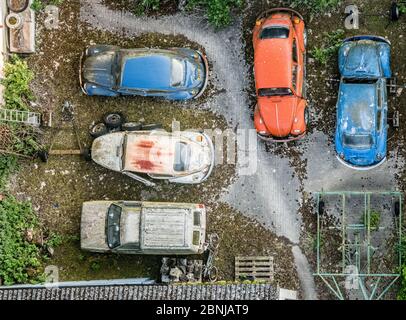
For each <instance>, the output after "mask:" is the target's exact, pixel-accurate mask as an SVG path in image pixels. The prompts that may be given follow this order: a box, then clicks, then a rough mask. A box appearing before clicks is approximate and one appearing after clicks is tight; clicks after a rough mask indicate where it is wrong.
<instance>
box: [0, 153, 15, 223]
mask: <svg viewBox="0 0 406 320" xmlns="http://www.w3.org/2000/svg"><path fill="white" fill-rule="evenodd" d="M16 168H17V158H16V157H14V156H0V192H3V191H4V190H5V188H6V184H7V180H8V177H9V176H10V174H12V173H13V172H14V171H15V170H16ZM0 227H1V226H0Z"/></svg>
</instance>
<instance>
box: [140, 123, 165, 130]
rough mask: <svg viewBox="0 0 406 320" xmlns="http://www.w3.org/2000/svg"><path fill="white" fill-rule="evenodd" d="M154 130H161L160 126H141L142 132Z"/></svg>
mask: <svg viewBox="0 0 406 320" xmlns="http://www.w3.org/2000/svg"><path fill="white" fill-rule="evenodd" d="M156 129H162V124H159V123H154V124H146V125H143V126H142V130H145V131H151V130H156Z"/></svg>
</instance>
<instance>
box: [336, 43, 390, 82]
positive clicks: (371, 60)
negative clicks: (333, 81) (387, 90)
mask: <svg viewBox="0 0 406 320" xmlns="http://www.w3.org/2000/svg"><path fill="white" fill-rule="evenodd" d="M346 50H348V52H347V54H346V57H345V58H344V61H345V62H344V66H343V70H342V76H343V77H356V78H362V77H365V78H379V77H382V76H383V75H382V71H381V66H380V64H381V58H380V55H379V51H378V47H377V44H376V43H374V42H372V41H360V42H354V43H351V44H347V49H346Z"/></svg>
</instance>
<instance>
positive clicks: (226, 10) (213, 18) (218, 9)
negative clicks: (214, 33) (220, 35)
mask: <svg viewBox="0 0 406 320" xmlns="http://www.w3.org/2000/svg"><path fill="white" fill-rule="evenodd" d="M243 4H244V0H190V1H189V2H188V8H189V9H193V8H196V7H203V8H205V9H206V11H207V17H208V19H209V21H210V23H211V24H212V25H213V26H215V27H216V28H220V27H224V26H227V25H228V24H230V23H231V11H232V10H233V9H234V8H238V9H241V8H242V6H243Z"/></svg>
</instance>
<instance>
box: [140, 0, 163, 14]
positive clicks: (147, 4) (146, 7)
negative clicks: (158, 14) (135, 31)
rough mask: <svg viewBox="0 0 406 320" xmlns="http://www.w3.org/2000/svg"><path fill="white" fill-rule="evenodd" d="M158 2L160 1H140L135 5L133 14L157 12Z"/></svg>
mask: <svg viewBox="0 0 406 320" xmlns="http://www.w3.org/2000/svg"><path fill="white" fill-rule="evenodd" d="M160 2H161V1H160V0H142V1H140V3H139V4H138V5H137V8H136V10H135V13H136V14H138V15H141V14H144V13H147V12H150V11H158V10H159V9H160Z"/></svg>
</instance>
